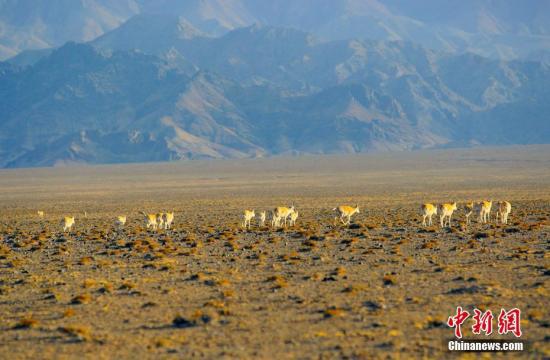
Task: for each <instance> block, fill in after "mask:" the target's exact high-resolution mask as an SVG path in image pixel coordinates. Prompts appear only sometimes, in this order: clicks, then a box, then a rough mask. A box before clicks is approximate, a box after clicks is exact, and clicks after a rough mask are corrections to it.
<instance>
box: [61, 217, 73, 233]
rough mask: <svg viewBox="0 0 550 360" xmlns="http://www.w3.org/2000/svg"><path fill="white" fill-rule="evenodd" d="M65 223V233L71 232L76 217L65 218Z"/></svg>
mask: <svg viewBox="0 0 550 360" xmlns="http://www.w3.org/2000/svg"><path fill="white" fill-rule="evenodd" d="M62 223H63V232H65V231H67V230H69V231H71V228H72V227H73V225H74V216H65V217H64V218H63V220H62Z"/></svg>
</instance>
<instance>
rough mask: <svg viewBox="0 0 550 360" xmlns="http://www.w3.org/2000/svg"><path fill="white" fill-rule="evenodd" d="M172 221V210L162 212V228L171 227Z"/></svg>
mask: <svg viewBox="0 0 550 360" xmlns="http://www.w3.org/2000/svg"><path fill="white" fill-rule="evenodd" d="M173 222H174V212H173V211H172V212H166V213H164V214H162V223H163V224H164V229H165V230H168V229H170V228H172V223H173Z"/></svg>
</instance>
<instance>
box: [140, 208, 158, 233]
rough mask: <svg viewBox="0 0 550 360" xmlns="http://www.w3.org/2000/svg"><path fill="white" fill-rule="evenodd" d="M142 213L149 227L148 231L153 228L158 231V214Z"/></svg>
mask: <svg viewBox="0 0 550 360" xmlns="http://www.w3.org/2000/svg"><path fill="white" fill-rule="evenodd" d="M140 213H141V214H143V216H145V224H146V225H147V229H149V228H153V230H156V229H157V226H158V223H157V214H146V213H144V212H143V211H141V212H140Z"/></svg>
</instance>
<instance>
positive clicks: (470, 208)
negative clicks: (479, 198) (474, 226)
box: [464, 202, 474, 225]
mask: <svg viewBox="0 0 550 360" xmlns="http://www.w3.org/2000/svg"><path fill="white" fill-rule="evenodd" d="M473 212H474V203H473V202H469V203H466V204H465V205H464V214H465V215H466V225H469V224H470V216H471V215H472V214H473Z"/></svg>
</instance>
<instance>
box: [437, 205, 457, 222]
mask: <svg viewBox="0 0 550 360" xmlns="http://www.w3.org/2000/svg"><path fill="white" fill-rule="evenodd" d="M455 210H456V202H454V203H452V204H448V203H447V204H441V205H439V211H440V215H439V221H440V222H441V227H443V226H444V224H447V226H448V227H451V216H453V212H454V211H455ZM446 218H447V219H448V220H447V221H445V219H446Z"/></svg>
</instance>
